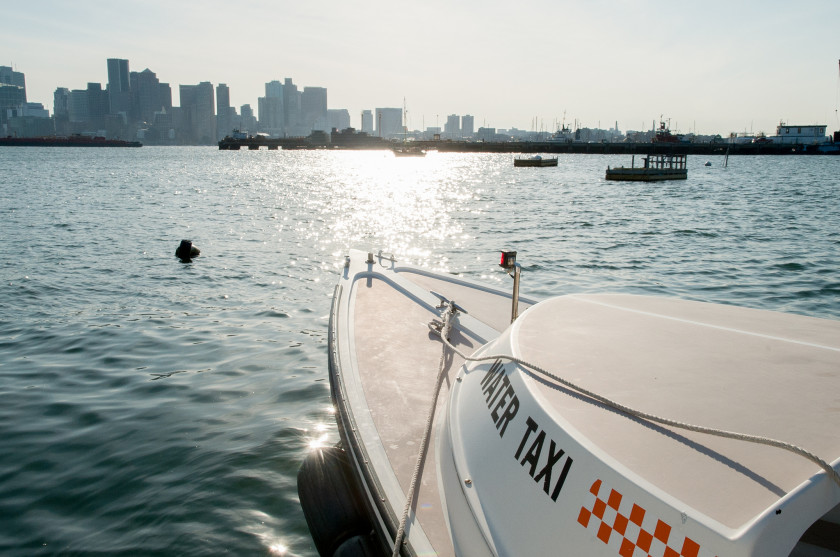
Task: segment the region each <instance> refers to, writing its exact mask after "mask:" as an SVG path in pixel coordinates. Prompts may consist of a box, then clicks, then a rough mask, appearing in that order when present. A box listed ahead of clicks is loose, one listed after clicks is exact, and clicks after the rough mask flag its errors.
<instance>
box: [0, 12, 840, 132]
mask: <svg viewBox="0 0 840 557" xmlns="http://www.w3.org/2000/svg"><path fill="white" fill-rule="evenodd" d="M106 58H125V59H128V60H129V67H130V69H131V70H132V71H142V70H144V69H146V68H149V69H150V70H152V71H153V72H155V73H156V74H157V77H158V79H160V80H161V81H163V82H168V83H169V84H170V85H171V86H172V93H173V99H172V100H173V104H174V105H176V106H177V105H178V102H179V100H178V85H179V84H196V83H199V82H201V81H210V82H212V83H213V84H214V85H216V84H218V83H226V84H227V85H228V86H229V87H230V97H231V104H233V105H235V106H236V107H237V108H238V107H239V106H240V105H242V104H246V103H248V104H250V105H251V106H252V107H253V108H254V109H255V110H256V106H257V98H258V97H260V96H264V92H265V83H266V82H268V81H272V80H275V79H277V80H281V81H282V80H283V79H284V78H287V77H289V78H292V79H293V80H294V82H295V84H296V85H298V87H299V88H300V89H302V88H303V87H304V86H319V87H326V88H327V91H328V102H329V108H346V109H348V110H349V111H350V117H351V121H352V124H353V125H354V126H358V125H359V113H360V112H361V111H362V110H363V109H371V110H372V109H374V108H377V107H400V108H401V107H402V106H403V99H405V103H406V105H407V107H408V112H409V125H410V127H411V128H421V127H423V126H426V127H430V126H435V125H439V126H443V124H444V122H445V120H446V116H447V115H448V114H459V115H463V114H472V115H473V116H474V117H475V125H476V127H479V126H488V127H495V128H508V127H518V128H520V129H547V130H551V129H552V128H554V126H555V125H556V124H558V123H560V122H561V121H562V120H563V119H564V115H565V121H566V123H567V124H568V125H570V126H573V125H574V123H575V122H576V121H577V122H578V123H579V124H580V125H581V126H584V127H602V128H609V127H612V126H614V125H615V122H616V121H617V122H618V126H619V128H620V129H621V130H622V131H626V130H628V129H631V130H638V129H649V128H650V126H651V125H652V123H653V121H654V120H659V118H660V115H661V116H663V117H664V118H665V119H669V120H670V125H671V128H672V129H673V130H676V131H680V132H683V133H685V132H691V131H696V132H697V133H721V134H728V133H729V132H732V131H737V132H743V131H747V132H749V131H752V132H759V131H764V132H766V133H767V134H768V135H771V134H773V133H775V127H776V125H777V124H778V123H779V121H780V120H784V121H785V122H786V123H788V124H814V123H820V124H826V125H828V129H829V131H831V130H836V129H840V121H838V115H837V109H838V100H839V97H840V72H839V71H838V59H840V0H808V1H801V2H794V1H791V0H784V1H782V0H721V1H718V0H711V1H710V0H703V1H697V0H695V1H680V0H667V1H665V0H641V1H640V0H623V1H622V0H614V1H607V0H579V1H568V0H545V1H542V0H533V1H532V0H525V1H519V2H500V1H495V0H448V1H444V0H422V1H419V0H414V1H407V2H403V1H396V0H391V1H385V0H367V1H364V2H352V1H347V0H343V1H339V0H330V1H326V0H299V1H295V2H289V1H285V0H283V1H281V0H271V1H269V0H247V1H239V0H228V1H222V0H196V1H193V0H188V1H185V0H168V1H163V0H144V1H142V2H135V1H132V0H123V1H119V2H115V1H113V0H89V1H86V0H76V1H72V2H71V1H66V0H52V1H51V0H28V1H27V2H24V3H22V4H15V6H14V8H12V6H11V5H5V6H4V9H3V15H2V25H1V26H0V65H11V66H13V67H14V68H15V69H16V70H17V71H21V72H23V73H24V74H26V86H27V98H28V100H29V101H32V102H41V103H43V104H44V105H45V106H47V107H48V108H49V109H50V110H51V111H52V99H53V92H54V91H55V89H56V87H68V88H70V89H84V88H85V87H86V86H87V83H88V82H100V83H102V84H103V87H104V86H105V84H106V83H107V81H108V76H107V69H106V62H105V60H106ZM535 123H536V124H535Z"/></svg>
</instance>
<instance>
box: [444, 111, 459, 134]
mask: <svg viewBox="0 0 840 557" xmlns="http://www.w3.org/2000/svg"><path fill="white" fill-rule="evenodd" d="M443 133H444V135H445V136H446V138H447V139H457V138H458V137H460V136H461V117H460V116H458V115H457V114H450V115H449V116H447V117H446V124H444V126H443Z"/></svg>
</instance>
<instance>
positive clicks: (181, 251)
mask: <svg viewBox="0 0 840 557" xmlns="http://www.w3.org/2000/svg"><path fill="white" fill-rule="evenodd" d="M200 253H201V251H200V250H199V249H198V248H197V247H195V246H194V245H192V240H181V245H180V246H178V249H176V250H175V257H177V258H178V259H180V260H181V262H182V263H189V262H190V261H192V258H193V257H198V255H199V254H200Z"/></svg>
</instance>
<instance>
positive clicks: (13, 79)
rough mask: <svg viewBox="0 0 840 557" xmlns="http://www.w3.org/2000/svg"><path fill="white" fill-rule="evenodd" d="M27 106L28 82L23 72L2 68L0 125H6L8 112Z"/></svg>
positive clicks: (0, 75) (7, 67)
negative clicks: (10, 109)
mask: <svg viewBox="0 0 840 557" xmlns="http://www.w3.org/2000/svg"><path fill="white" fill-rule="evenodd" d="M24 104H26V80H25V79H24V76H23V73H22V72H16V71H14V70H12V68H10V67H9V66H0V124H5V123H6V110H7V109H9V108H17V107H19V106H22V105H24Z"/></svg>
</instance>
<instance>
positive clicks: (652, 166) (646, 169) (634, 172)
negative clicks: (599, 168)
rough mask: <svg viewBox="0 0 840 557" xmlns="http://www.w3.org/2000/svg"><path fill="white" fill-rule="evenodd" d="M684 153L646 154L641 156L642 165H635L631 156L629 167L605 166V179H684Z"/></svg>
mask: <svg viewBox="0 0 840 557" xmlns="http://www.w3.org/2000/svg"><path fill="white" fill-rule="evenodd" d="M686 158H687V157H686V155H648V156H646V157H643V158H642V161H643V164H642V166H636V165H635V161H636V157H635V155H634V156H633V158H632V160H631V163H630V168H627V167H624V166H617V167H615V168H610V167H609V166H608V167H607V173H606V175H605V176H604V177H605V179H607V180H621V181H641V182H654V181H658V180H685V179H686V178H688V169H687V168H686Z"/></svg>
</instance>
